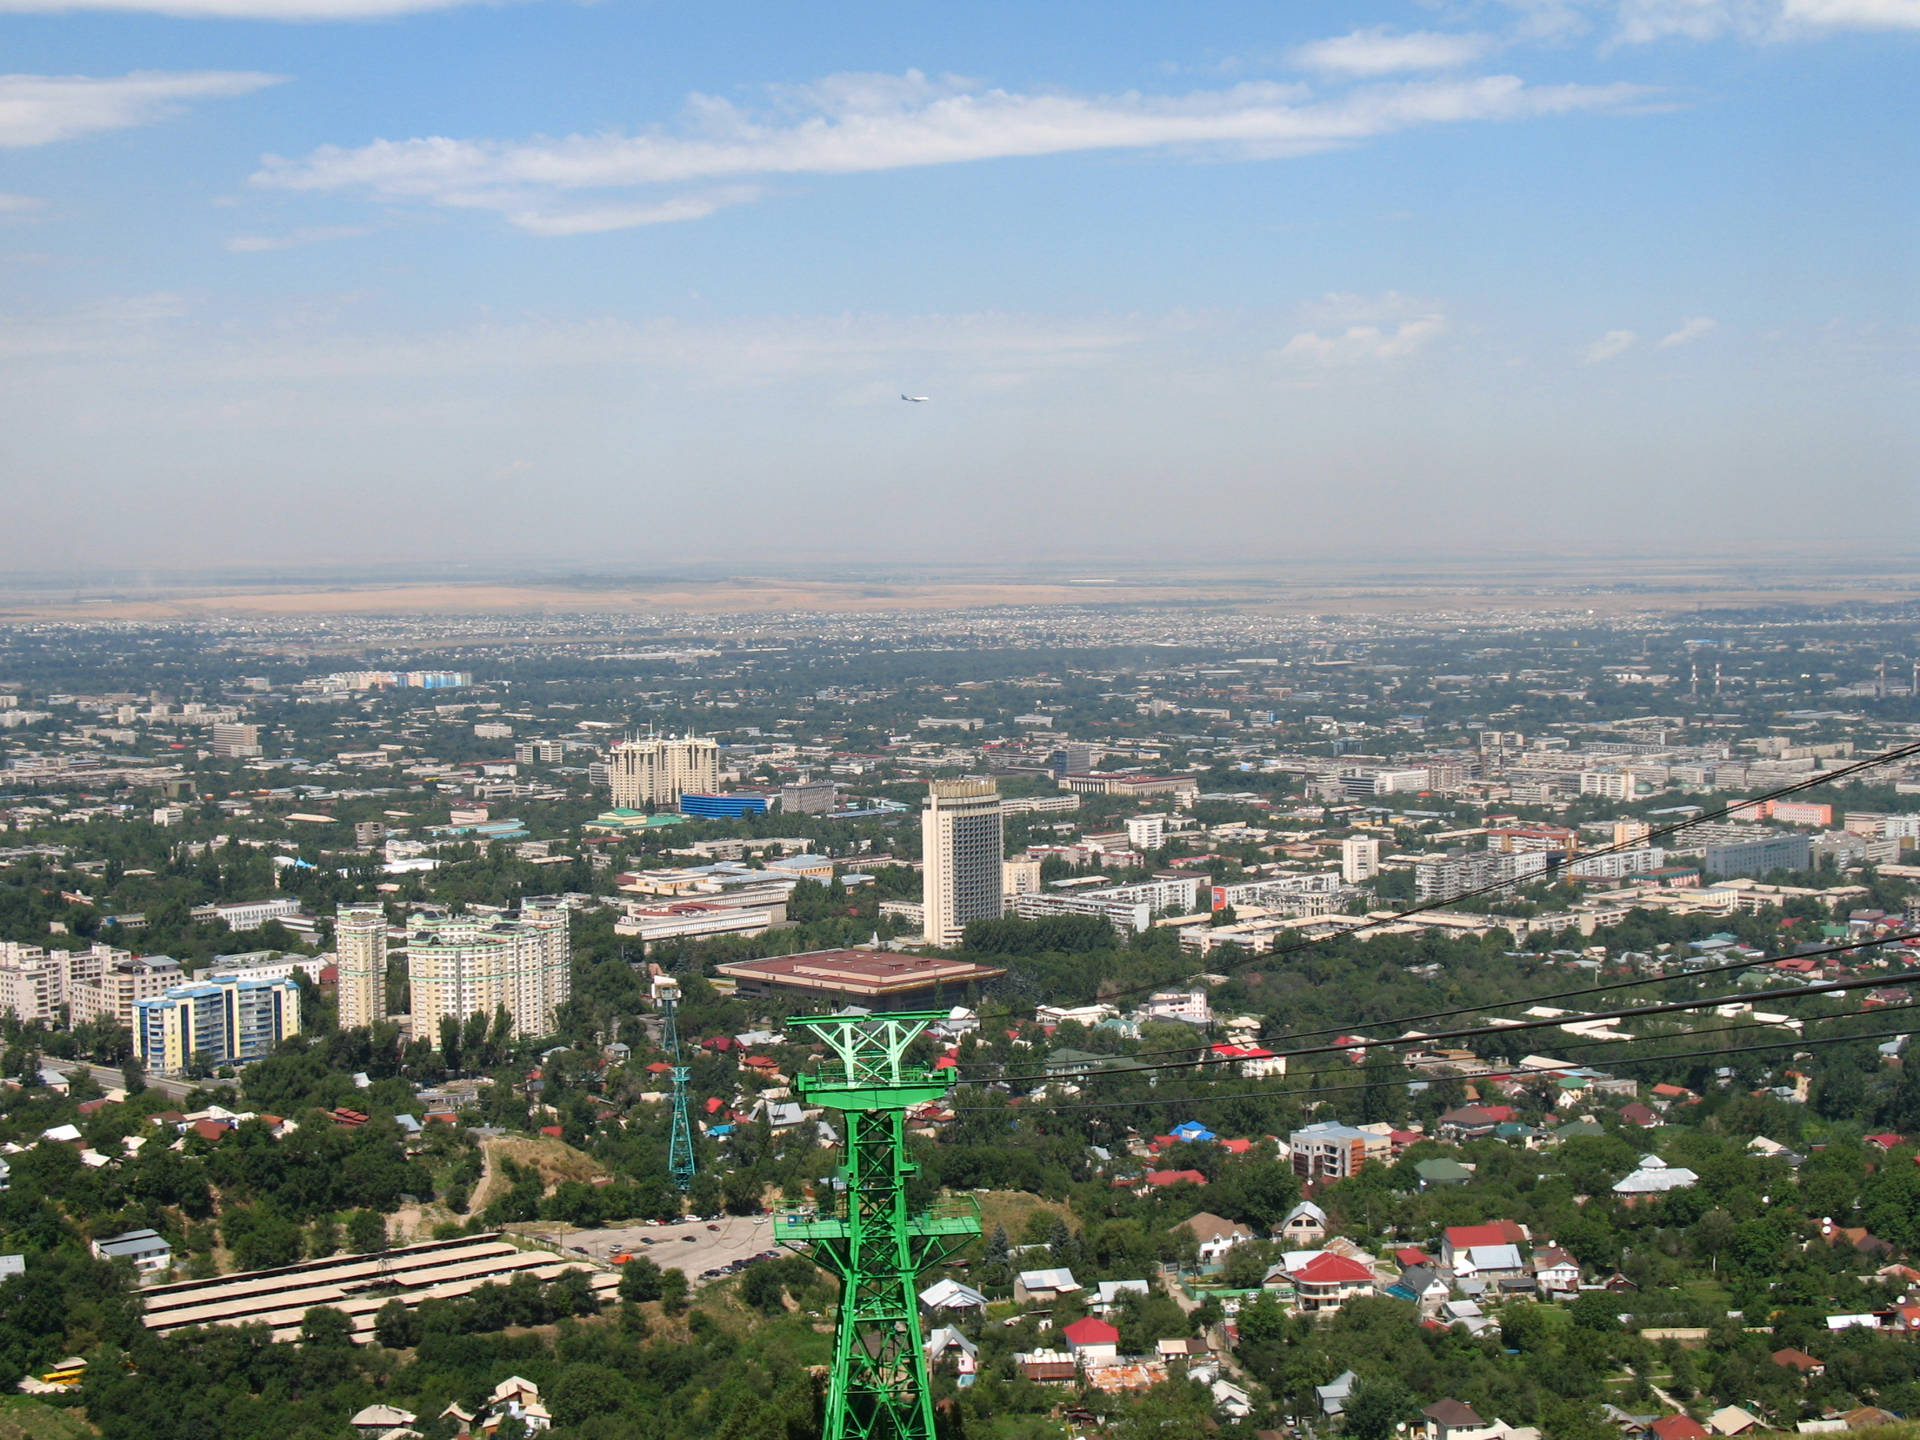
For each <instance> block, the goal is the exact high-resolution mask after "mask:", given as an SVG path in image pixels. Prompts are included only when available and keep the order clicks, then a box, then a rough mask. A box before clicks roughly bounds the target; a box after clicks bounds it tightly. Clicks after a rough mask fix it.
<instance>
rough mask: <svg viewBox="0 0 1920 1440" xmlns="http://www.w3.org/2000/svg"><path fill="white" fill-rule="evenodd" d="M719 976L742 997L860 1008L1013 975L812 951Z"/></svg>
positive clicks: (874, 953)
mask: <svg viewBox="0 0 1920 1440" xmlns="http://www.w3.org/2000/svg"><path fill="white" fill-rule="evenodd" d="M714 971H715V973H716V974H719V975H725V976H727V977H729V978H730V979H732V980H733V981H734V982H735V983H736V985H737V986H738V987H739V993H740V994H742V995H814V996H818V997H820V998H821V999H828V1000H847V1001H852V1002H853V1003H855V1004H858V1005H865V1004H869V1003H871V1002H873V1001H877V1000H878V1001H891V1000H902V999H908V998H916V997H931V996H932V995H934V994H936V993H941V992H944V993H948V994H952V993H955V992H959V991H964V990H965V989H966V988H967V987H968V986H970V985H978V984H980V983H982V982H983V981H987V980H997V979H999V977H1000V976H1002V975H1004V974H1006V973H1007V972H1006V971H1005V970H1000V969H995V968H994V967H993V966H991V965H975V964H973V963H972V962H971V961H967V960H955V959H951V958H948V957H946V956H937V955H898V954H895V953H893V952H892V951H889V950H809V951H807V952H805V953H804V954H800V955H776V956H773V957H771V958H769V959H766V960H738V961H735V962H733V963H732V964H730V965H716V966H715V967H714Z"/></svg>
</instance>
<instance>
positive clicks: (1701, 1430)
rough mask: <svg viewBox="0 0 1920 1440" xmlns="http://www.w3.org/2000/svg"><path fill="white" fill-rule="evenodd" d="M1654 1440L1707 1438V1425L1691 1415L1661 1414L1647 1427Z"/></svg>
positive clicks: (1698, 1439) (1701, 1439)
mask: <svg viewBox="0 0 1920 1440" xmlns="http://www.w3.org/2000/svg"><path fill="white" fill-rule="evenodd" d="M1647 1429H1648V1431H1650V1432H1651V1433H1652V1434H1653V1436H1654V1437H1655V1440H1708V1437H1709V1432H1708V1430H1707V1427H1706V1426H1704V1425H1702V1424H1701V1423H1700V1422H1699V1421H1698V1420H1696V1419H1694V1418H1693V1417H1692V1416H1691V1415H1662V1416H1661V1417H1660V1418H1659V1419H1658V1420H1656V1421H1654V1422H1653V1424H1651V1425H1649V1426H1648V1427H1647Z"/></svg>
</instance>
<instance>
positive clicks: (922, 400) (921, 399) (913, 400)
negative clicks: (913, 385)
mask: <svg viewBox="0 0 1920 1440" xmlns="http://www.w3.org/2000/svg"><path fill="white" fill-rule="evenodd" d="M900 398H901V399H902V400H904V401H906V402H907V403H908V404H909V405H924V404H926V403H927V401H929V400H931V399H932V398H933V397H932V396H931V395H902V396H901V397H900Z"/></svg>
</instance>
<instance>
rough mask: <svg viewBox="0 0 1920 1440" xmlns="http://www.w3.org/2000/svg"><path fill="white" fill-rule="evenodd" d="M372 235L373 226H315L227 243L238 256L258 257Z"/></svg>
mask: <svg viewBox="0 0 1920 1440" xmlns="http://www.w3.org/2000/svg"><path fill="white" fill-rule="evenodd" d="M372 233H373V227H372V226H371V225H313V226H308V227H305V228H303V229H299V230H289V231H287V233H286V234H284V235H235V236H234V237H232V238H231V239H230V240H228V241H227V249H229V250H231V251H232V252H233V253H234V254H236V255H258V254H263V253H265V252H267V251H270V250H295V249H298V248H299V247H300V246H302V245H318V244H321V243H322V242H323V241H327V240H355V239H358V238H359V237H360V236H362V235H371V234H372Z"/></svg>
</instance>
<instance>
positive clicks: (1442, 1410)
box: [1420, 1400, 1507, 1440]
mask: <svg viewBox="0 0 1920 1440" xmlns="http://www.w3.org/2000/svg"><path fill="white" fill-rule="evenodd" d="M1420 1413H1421V1414H1422V1415H1424V1416H1425V1417H1426V1420H1427V1440H1494V1437H1496V1436H1498V1435H1500V1434H1502V1433H1503V1432H1504V1431H1505V1430H1506V1428H1507V1427H1506V1426H1504V1425H1502V1424H1501V1423H1500V1422H1499V1421H1498V1420H1495V1421H1494V1422H1492V1423H1491V1424H1489V1423H1488V1422H1487V1421H1485V1420H1482V1419H1481V1418H1480V1416H1479V1415H1478V1414H1477V1413H1475V1411H1474V1408H1473V1407H1472V1406H1471V1405H1468V1404H1467V1403H1465V1402H1464V1401H1461V1400H1436V1401H1434V1402H1433V1404H1431V1405H1429V1406H1427V1408H1426V1409H1424V1410H1422V1411H1421V1412H1420Z"/></svg>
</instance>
